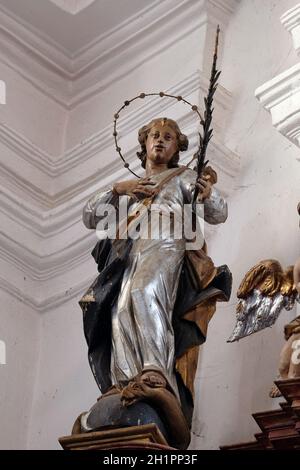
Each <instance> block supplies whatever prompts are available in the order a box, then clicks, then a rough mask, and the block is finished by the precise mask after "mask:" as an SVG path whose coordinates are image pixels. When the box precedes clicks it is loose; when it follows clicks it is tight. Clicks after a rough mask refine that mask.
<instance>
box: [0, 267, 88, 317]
mask: <svg viewBox="0 0 300 470" xmlns="http://www.w3.org/2000/svg"><path fill="white" fill-rule="evenodd" d="M95 277H96V275H95V276H93V277H90V278H89V279H85V280H83V281H82V282H79V283H77V284H76V285H73V286H72V287H70V288H69V289H67V290H61V291H59V292H58V291H56V292H55V294H53V295H49V296H47V297H45V298H44V299H42V300H40V301H39V300H37V299H36V297H34V296H33V295H30V294H29V293H28V292H27V291H26V290H25V289H24V290H22V289H19V288H18V287H16V286H15V285H13V284H12V283H10V282H8V281H7V280H6V279H4V278H2V277H0V290H4V291H5V292H8V293H9V294H10V295H11V296H12V297H13V298H15V299H18V300H19V301H20V302H22V303H24V304H25V305H27V306H29V307H31V308H32V309H33V310H35V311H37V312H39V313H45V312H47V311H49V310H52V309H54V308H57V307H59V306H60V305H63V304H64V303H66V302H68V301H70V300H72V299H74V298H76V297H77V298H78V299H79V298H80V297H81V295H82V294H83V293H84V291H85V290H86V289H87V288H88V286H89V285H90V284H91V283H92V282H93V280H94V279H95ZM78 309H79V306H78Z"/></svg>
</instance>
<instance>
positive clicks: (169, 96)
mask: <svg viewBox="0 0 300 470" xmlns="http://www.w3.org/2000/svg"><path fill="white" fill-rule="evenodd" d="M146 96H159V97H160V98H165V97H167V98H173V99H175V100H177V101H182V102H183V103H185V104H187V105H189V106H190V107H191V108H192V110H193V111H194V112H196V113H197V114H198V117H199V119H200V123H203V119H202V116H201V114H200V112H199V109H198V106H197V105H195V104H192V103H190V102H189V101H187V100H185V99H184V98H183V97H182V96H180V95H179V96H175V95H170V94H168V93H164V92H163V91H160V92H159V93H140V94H139V95H137V96H135V97H134V98H132V99H131V100H126V101H124V104H123V106H121V108H120V109H119V110H118V111H117V112H116V113H115V114H114V132H113V137H114V140H115V145H116V151H117V153H118V154H119V156H120V157H121V159H122V161H123V162H124V167H125V168H127V170H128V171H130V173H132V174H133V175H134V176H136V177H137V178H141V177H140V176H139V175H137V174H136V173H135V172H134V171H133V170H131V169H130V168H129V163H127V162H126V160H125V158H124V157H123V154H122V149H121V147H120V146H119V143H118V132H117V120H118V119H119V117H120V113H121V111H123V109H125V108H126V107H127V106H129V105H130V103H132V102H133V101H135V100H137V99H144V98H146Z"/></svg>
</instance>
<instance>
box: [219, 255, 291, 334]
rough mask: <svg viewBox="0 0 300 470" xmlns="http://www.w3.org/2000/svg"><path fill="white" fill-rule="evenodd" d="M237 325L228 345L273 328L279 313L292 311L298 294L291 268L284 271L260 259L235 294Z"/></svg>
mask: <svg viewBox="0 0 300 470" xmlns="http://www.w3.org/2000/svg"><path fill="white" fill-rule="evenodd" d="M237 297H238V298H239V299H240V301H239V302H238V304H237V307H236V316H237V319H236V325H235V327H234V330H233V332H232V334H231V336H230V338H229V339H228V341H227V342H230V343H231V342H233V341H237V340H239V339H241V338H243V337H245V336H249V335H251V334H253V333H256V332H257V331H260V330H263V329H264V328H267V327H269V326H272V325H274V323H275V322H276V320H277V318H278V317H279V315H280V313H281V312H282V310H283V309H284V308H285V309H286V310H291V309H292V308H293V306H294V303H295V300H296V297H297V291H296V289H295V287H294V279H293V266H289V267H288V268H287V269H286V270H285V271H283V269H282V267H281V265H280V263H279V262H278V261H276V260H272V259H269V260H263V261H260V262H259V263H258V264H256V265H255V266H253V267H252V268H251V269H250V270H249V271H248V272H247V273H246V275H245V277H244V279H243V281H242V283H241V285H240V287H239V289H238V292H237Z"/></svg>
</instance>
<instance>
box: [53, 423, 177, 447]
mask: <svg viewBox="0 0 300 470" xmlns="http://www.w3.org/2000/svg"><path fill="white" fill-rule="evenodd" d="M59 443H60V445H61V446H62V448H63V449H64V450H113V449H115V450H116V449H121V450H125V449H129V450H138V449H141V450H143V449H158V450H174V449H173V447H170V446H169V445H168V443H167V441H166V440H165V438H164V436H163V435H162V433H161V432H160V430H159V429H158V427H157V426H156V424H146V425H142V426H130V427H127V428H116V429H107V430H105V431H96V432H88V433H82V434H73V435H72V436H65V437H61V438H60V439H59Z"/></svg>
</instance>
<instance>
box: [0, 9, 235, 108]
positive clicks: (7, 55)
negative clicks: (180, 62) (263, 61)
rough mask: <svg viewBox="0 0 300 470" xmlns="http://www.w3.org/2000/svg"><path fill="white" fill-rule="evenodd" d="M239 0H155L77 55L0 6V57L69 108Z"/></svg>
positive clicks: (223, 16)
mask: <svg viewBox="0 0 300 470" xmlns="http://www.w3.org/2000/svg"><path fill="white" fill-rule="evenodd" d="M237 3H238V0H200V1H199V0H183V1H182V2H180V3H179V4H174V2H173V1H172V0H164V1H163V2H157V3H155V6H154V7H153V5H152V4H151V5H150V6H149V7H147V8H145V9H144V10H142V11H139V12H138V14H136V15H134V16H132V17H131V18H128V19H127V20H126V21H124V22H123V23H122V24H120V25H118V27H115V28H113V29H111V30H110V31H109V32H106V33H105V34H103V35H100V36H99V37H98V38H97V39H96V40H94V41H93V42H92V43H90V44H88V45H87V46H85V47H84V48H83V49H81V50H80V51H78V52H77V53H76V55H70V54H68V52H67V51H66V50H64V49H63V48H62V47H60V46H59V45H58V44H57V43H55V41H53V40H49V38H48V37H45V36H44V35H43V34H42V33H41V32H40V31H38V30H36V29H35V30H34V31H33V30H32V27H30V25H28V24H27V23H25V22H24V21H22V20H20V19H19V18H17V17H16V16H15V15H13V14H12V13H11V12H9V11H8V10H5V9H4V8H3V7H1V8H0V11H1V25H0V38H1V44H2V47H1V51H0V60H1V61H2V62H4V63H5V64H6V65H8V66H9V67H11V68H12V69H13V70H15V71H16V72H17V73H19V74H20V75H22V76H23V77H24V78H25V79H26V80H28V81H29V82H30V83H31V84H33V85H34V86H35V87H36V88H37V89H38V90H39V91H41V92H42V93H44V94H46V95H47V96H49V97H50V98H52V99H53V100H55V101H56V102H57V103H59V104H60V105H61V106H63V107H64V108H66V109H72V108H74V107H75V106H76V105H77V104H79V103H81V102H82V101H84V100H86V99H88V98H91V97H92V96H93V95H94V94H97V93H99V92H102V91H103V90H105V89H106V88H107V87H108V86H110V85H111V84H112V83H114V82H115V81H117V80H119V79H120V78H122V77H124V76H125V75H127V74H128V73H130V71H132V70H133V69H135V68H137V67H138V66H139V65H141V64H142V63H144V62H145V61H147V60H149V59H150V58H151V57H153V56H155V55H157V54H158V53H159V52H160V51H161V50H162V49H164V48H167V47H169V46H170V45H171V44H174V42H175V41H179V40H180V39H183V38H184V37H186V36H187V35H189V34H191V32H193V31H195V30H196V29H197V28H199V27H201V26H203V27H205V26H206V25H207V24H208V23H209V22H210V23H211V22H213V18H215V22H220V23H221V26H223V25H226V24H227V23H228V19H229V17H230V15H231V14H232V13H233V11H234V7H235V5H236V4H237ZM162 25H163V27H162ZM224 27H225V26H224ZM153 44H157V46H156V47H153ZM207 49H209V48H207ZM204 50H206V48H205V47H204ZM209 52H210V49H209V50H208V53H209ZM99 77H101V79H100V80H99Z"/></svg>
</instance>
